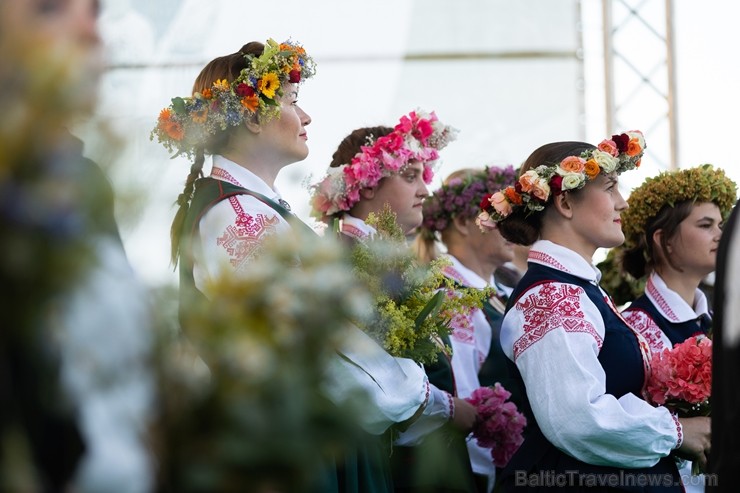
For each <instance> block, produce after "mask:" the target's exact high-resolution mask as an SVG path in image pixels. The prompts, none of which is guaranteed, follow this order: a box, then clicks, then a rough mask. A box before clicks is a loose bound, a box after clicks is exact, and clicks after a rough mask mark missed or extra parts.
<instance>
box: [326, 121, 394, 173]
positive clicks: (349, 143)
mask: <svg viewBox="0 0 740 493" xmlns="http://www.w3.org/2000/svg"><path fill="white" fill-rule="evenodd" d="M391 132H393V129H392V128H391V127H384V126H378V127H363V128H358V129H356V130H353V131H352V132H351V133H350V134H349V135H348V136H346V137H345V138H344V139H342V141H341V142H340V143H339V146H338V147H337V150H336V151H334V154H333V155H332V157H331V163H329V167H330V168H338V167H339V166H341V165H343V164H349V163H350V161H352V158H353V157H355V155H356V154H357V153H358V152H360V148H361V147H362V146H365V145H368V139H370V138H372V139H373V140H375V139H377V138H378V137H383V136H385V135H388V134H389V133H391Z"/></svg>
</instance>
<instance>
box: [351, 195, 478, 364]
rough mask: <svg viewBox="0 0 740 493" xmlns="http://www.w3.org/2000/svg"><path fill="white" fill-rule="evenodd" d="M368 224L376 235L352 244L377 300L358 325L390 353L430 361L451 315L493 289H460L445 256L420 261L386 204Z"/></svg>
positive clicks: (358, 270) (358, 268) (357, 271)
mask: <svg viewBox="0 0 740 493" xmlns="http://www.w3.org/2000/svg"><path fill="white" fill-rule="evenodd" d="M367 223H368V224H370V225H371V226H373V227H374V228H375V229H376V230H377V231H378V233H377V236H376V238H375V239H374V240H373V241H369V242H365V243H363V242H360V243H358V244H357V245H356V246H355V247H354V248H353V250H352V264H353V266H354V275H355V277H356V278H357V279H358V280H359V281H360V282H361V283H362V284H364V285H365V286H367V287H368V289H369V290H370V292H371V293H372V295H373V297H374V299H375V303H374V307H375V316H374V318H373V319H372V320H370V321H364V322H363V321H357V324H358V326H360V327H361V328H362V329H363V330H364V331H365V332H367V333H368V334H370V335H371V336H372V337H374V338H375V339H376V340H378V341H379V342H380V343H381V344H382V345H383V347H384V348H385V349H386V350H387V351H388V352H389V353H390V354H392V355H394V356H401V357H406V358H410V359H413V360H414V361H417V362H419V363H432V362H434V361H436V359H437V354H438V353H439V351H440V350H441V349H444V343H443V342H442V340H443V338H444V337H445V336H447V335H449V333H450V328H449V325H450V321H451V319H452V317H454V316H455V315H456V314H460V313H465V312H466V311H470V310H472V309H474V308H479V307H481V306H482V304H483V302H484V300H485V299H486V298H487V296H490V295H491V293H489V292H487V291H485V290H477V289H460V288H459V287H457V288H456V287H455V286H454V285H453V282H452V281H451V280H450V279H448V278H447V277H446V276H445V275H444V272H443V270H444V268H445V266H447V265H448V264H447V262H446V261H444V260H437V261H434V262H432V263H431V264H430V265H428V266H422V265H420V263H419V262H418V261H417V259H416V257H415V256H414V254H413V252H412V251H411V249H410V248H409V247H408V245H407V244H406V238H405V236H404V235H403V232H402V231H401V229H400V227H399V226H398V224H397V222H396V215H395V214H394V213H393V211H392V210H391V209H390V208H389V207H388V206H386V208H385V209H384V210H383V211H381V212H380V213H379V214H377V215H375V214H371V215H370V217H368V220H367ZM453 291H454V293H455V294H452V293H453Z"/></svg>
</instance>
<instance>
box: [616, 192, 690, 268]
mask: <svg viewBox="0 0 740 493" xmlns="http://www.w3.org/2000/svg"><path fill="white" fill-rule="evenodd" d="M693 208H694V201H693V200H684V201H683V202H679V203H678V204H676V205H675V206H672V205H669V204H666V205H664V206H663V207H662V208H661V209H660V211H658V213H657V214H656V215H655V216H653V217H652V218H650V219H649V220H648V221H647V223H646V224H645V231H644V232H643V233H642V234H641V235H640V239H639V241H638V243H637V245H636V246H634V247H632V248H630V249H628V250H625V251H624V253H623V255H622V270H623V271H624V272H627V273H628V274H630V275H632V277H634V278H635V279H640V278H641V277H642V276H644V275H646V274H648V273H650V272H652V271H653V270H655V267H656V265H657V262H656V260H657V258H656V255H655V253H656V252H655V251H654V250H653V248H654V244H653V235H654V234H655V232H656V231H658V230H659V229H662V230H663V234H662V235H661V238H660V245H659V248H660V254H661V257H662V258H664V259H665V261H666V262H668V264H669V265H670V266H671V267H673V268H674V269H676V270H678V271H681V268H680V267H678V266H677V265H676V264H674V263H673V260H672V259H671V256H670V255H669V254H668V242H669V241H670V240H672V239H673V238H675V237H676V235H677V234H678V230H679V228H680V226H681V223H682V222H683V220H684V219H686V218H687V217H689V214H691V210H692V209H693Z"/></svg>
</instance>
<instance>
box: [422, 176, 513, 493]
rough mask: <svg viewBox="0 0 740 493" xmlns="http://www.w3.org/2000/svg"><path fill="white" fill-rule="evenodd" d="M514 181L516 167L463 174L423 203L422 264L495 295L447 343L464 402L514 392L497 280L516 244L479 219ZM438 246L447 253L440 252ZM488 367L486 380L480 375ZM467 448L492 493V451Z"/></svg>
mask: <svg viewBox="0 0 740 493" xmlns="http://www.w3.org/2000/svg"><path fill="white" fill-rule="evenodd" d="M515 179H516V171H515V170H514V168H513V167H512V166H507V167H505V168H498V167H486V168H484V169H462V170H458V171H455V172H453V173H452V174H451V175H450V176H449V177H448V178H447V179H446V180H445V182H444V183H443V185H442V187H441V188H439V189H438V190H436V191H435V192H434V193H432V195H431V196H430V197H427V199H426V200H425V201H424V207H423V212H424V221H423V223H422V225H421V228H420V230H419V234H418V236H417V237H416V240H415V243H414V246H415V248H416V250H417V254H418V255H419V258H421V259H422V260H423V261H426V262H429V261H431V260H433V259H436V258H444V259H446V260H447V261H448V262H449V265H448V266H446V267H445V268H444V273H445V275H446V276H447V277H449V278H450V279H452V280H453V281H454V283H455V284H456V285H458V286H466V287H471V288H477V289H484V288H488V289H494V291H493V293H492V294H493V296H492V297H491V298H490V300H489V301H488V302H487V303H485V304H484V305H483V308H482V309H477V308H476V309H473V310H470V311H469V312H468V313H466V314H464V315H462V316H459V317H455V318H454V319H453V320H452V323H451V330H452V334H451V336H450V337H449V341H446V342H447V343H448V344H449V345H450V347H451V348H452V358H451V366H452V372H453V374H454V381H455V391H456V392H455V395H457V396H458V397H461V398H467V397H470V396H471V394H472V393H473V391H474V390H476V389H477V388H479V387H481V386H484V385H493V384H494V383H495V382H497V381H498V382H500V383H501V384H502V385H503V386H504V387H505V388H507V389H509V387H510V385H509V384H508V382H506V378H505V370H506V367H505V366H504V367H503V370H504V371H503V372H502V371H497V370H499V369H500V367H501V364H502V363H503V362H504V361H505V357H504V356H503V354H502V353H501V349H500V344H499V342H498V331H499V329H500V324H501V319H502V318H503V314H504V309H505V306H506V305H505V299H504V298H503V296H502V294H501V292H500V288H499V287H498V286H497V284H496V282H495V281H494V277H493V275H494V272H495V270H496V269H497V268H498V267H500V266H501V265H503V264H504V263H506V262H509V261H511V260H512V259H513V250H512V244H511V243H510V242H509V241H507V240H506V239H505V238H504V237H502V236H501V233H499V232H498V231H497V230H496V229H492V230H490V231H489V230H485V231H482V230H481V229H480V228H479V227H478V226H477V224H476V222H475V218H476V216H477V215H478V212H479V208H480V203H481V200H482V199H483V197H484V196H485V195H486V194H491V193H493V192H495V191H496V190H499V189H501V188H502V187H506V186H509V185H512V184H513V183H514V181H515ZM438 241H439V242H441V243H442V244H443V245H444V247H445V250H446V253H444V254H443V253H441V252H439V249H438V247H437V242H438ZM484 367H485V368H486V370H485V374H483V375H481V371H482V370H483V368H484ZM467 448H468V454H469V456H470V461H471V466H472V469H473V472H474V474H475V477H476V481H477V484H478V491H480V492H486V491H491V488H492V487H493V484H494V481H495V476H496V469H495V466H494V464H493V461H492V459H491V450H490V449H489V448H483V447H481V446H479V445H478V444H477V443H476V440H468V441H467Z"/></svg>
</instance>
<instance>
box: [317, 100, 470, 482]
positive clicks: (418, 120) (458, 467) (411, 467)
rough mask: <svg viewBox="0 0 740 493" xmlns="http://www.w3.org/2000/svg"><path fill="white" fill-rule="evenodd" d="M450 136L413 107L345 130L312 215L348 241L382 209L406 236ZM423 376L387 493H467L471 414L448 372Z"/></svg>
mask: <svg viewBox="0 0 740 493" xmlns="http://www.w3.org/2000/svg"><path fill="white" fill-rule="evenodd" d="M455 134H456V130H455V129H453V128H452V127H449V126H447V125H444V124H442V122H440V121H439V120H438V118H437V116H436V115H435V114H434V113H433V112H432V113H428V114H427V113H425V112H422V111H419V110H417V111H412V112H411V113H409V114H408V115H404V116H403V117H401V119H400V121H399V123H398V124H397V125H396V126H395V127H394V128H390V127H383V126H379V127H364V128H359V129H356V130H354V131H352V132H351V133H350V134H349V135H348V136H347V137H345V138H344V139H343V141H342V142H341V143H340V144H339V147H338V148H337V150H336V152H335V153H334V155H333V157H332V162H331V164H330V168H329V172H328V174H327V176H326V177H324V178H323V180H321V181H320V182H319V183H317V184H315V185H313V186H312V200H311V204H312V213H313V215H314V216H316V217H317V218H319V219H321V220H322V221H324V222H326V223H329V224H330V225H334V227H335V228H336V230H337V232H338V233H339V235H340V236H341V237H342V238H343V239H344V240H345V241H346V242H347V243H348V244H350V245H352V244H356V243H362V242H368V241H371V240H373V239H374V238H375V237H376V234H377V230H376V228H375V227H373V226H372V225H370V224H368V223H367V222H366V220H367V219H368V218H369V216H371V215H377V214H381V213H382V211H384V209H385V208H387V207H389V208H390V210H391V211H392V212H393V214H395V217H396V221H397V224H398V226H399V227H400V229H401V231H402V232H403V234H406V235H408V234H411V233H412V232H413V231H414V230H415V229H416V228H417V227H418V226H419V225H420V224H421V222H422V219H423V215H422V203H423V201H424V198H425V197H426V196H427V195H428V190H427V186H426V185H427V184H428V183H429V182H430V181H431V179H432V177H433V175H434V172H433V170H432V166H433V165H434V163H435V162H436V160H437V159H438V157H439V154H438V151H439V150H440V149H442V148H444V147H445V146H446V145H447V143H448V142H449V141H450V140H452V139H453V138H454V137H455ZM435 377H436V378H435ZM430 379H433V380H430V381H431V383H432V385H431V386H430V395H429V402H428V403H427V406H426V407H425V408H424V411H423V413H422V414H421V416H419V417H418V419H416V420H415V421H413V423H411V425H410V426H409V427H408V429H406V430H405V431H404V432H403V433H400V435H399V436H398V437H397V439H396V440H395V442H394V443H395V445H396V447H395V450H394V451H393V455H392V457H391V460H392V461H393V469H394V473H393V481H394V491H396V492H416V491H419V492H420V491H425V492H469V493H473V492H475V484H474V482H473V477H472V472H471V470H470V464H469V462H468V459H467V453H466V451H465V446H464V443H463V439H462V437H463V436H464V435H466V434H467V433H469V431H470V429H471V427H472V425H473V423H474V421H475V419H476V411H475V409H474V407H473V406H472V405H471V404H469V403H468V402H466V401H464V400H462V399H460V398H458V397H457V396H455V395H454V390H453V386H454V384H453V381H452V375H451V372H449V371H448V372H447V373H446V377H440V376H439V375H433V374H431V373H430ZM452 430H454V431H452ZM422 442H423V443H424V444H425V451H426V452H427V453H428V454H430V455H431V460H432V461H437V462H434V464H435V465H434V466H430V467H426V466H425V465H424V464H422V463H421V462H419V461H417V460H416V457H415V454H414V452H416V447H415V446H416V445H419V444H421V443H422ZM440 460H441V461H442V462H439V461H440Z"/></svg>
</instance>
